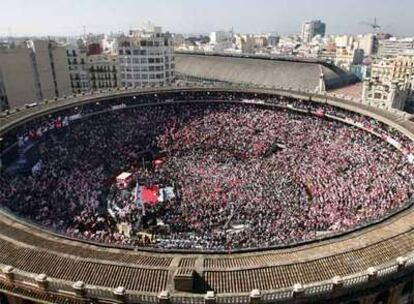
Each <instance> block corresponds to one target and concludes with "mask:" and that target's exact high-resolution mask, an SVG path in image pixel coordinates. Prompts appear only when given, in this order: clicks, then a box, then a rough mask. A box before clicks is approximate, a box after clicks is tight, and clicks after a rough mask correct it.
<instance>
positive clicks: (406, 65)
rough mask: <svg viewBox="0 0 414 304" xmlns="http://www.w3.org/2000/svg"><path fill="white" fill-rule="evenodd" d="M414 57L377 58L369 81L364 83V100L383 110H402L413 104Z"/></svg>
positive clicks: (372, 66)
mask: <svg viewBox="0 0 414 304" xmlns="http://www.w3.org/2000/svg"><path fill="white" fill-rule="evenodd" d="M413 88H414V56H390V57H383V58H377V59H376V60H374V62H373V63H372V65H371V79H369V80H366V81H365V83H364V89H365V92H364V94H363V95H364V98H365V100H366V101H368V102H371V103H375V104H378V105H380V106H381V107H385V108H390V107H392V108H398V109H404V106H405V105H406V104H408V103H411V102H414V90H413Z"/></svg>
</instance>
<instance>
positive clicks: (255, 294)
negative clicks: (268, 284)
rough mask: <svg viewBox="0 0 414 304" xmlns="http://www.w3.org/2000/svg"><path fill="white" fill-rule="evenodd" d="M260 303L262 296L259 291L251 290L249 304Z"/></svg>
mask: <svg viewBox="0 0 414 304" xmlns="http://www.w3.org/2000/svg"><path fill="white" fill-rule="evenodd" d="M261 302H262V294H261V293H260V290H259V289H253V290H252V292H251V293H250V304H260V303H261Z"/></svg>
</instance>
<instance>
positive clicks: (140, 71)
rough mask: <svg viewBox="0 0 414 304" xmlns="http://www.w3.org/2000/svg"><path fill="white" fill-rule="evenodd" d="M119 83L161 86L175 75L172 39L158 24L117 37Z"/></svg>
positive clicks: (123, 84)
mask: <svg viewBox="0 0 414 304" xmlns="http://www.w3.org/2000/svg"><path fill="white" fill-rule="evenodd" d="M118 56H119V58H118V67H119V68H118V75H119V77H118V79H119V85H120V86H145V85H164V84H167V83H170V82H171V81H173V79H174V77H175V60H174V45H173V39H172V37H171V35H170V34H169V33H163V32H162V30H161V28H160V27H155V26H152V27H150V28H147V29H143V30H138V31H131V32H130V35H129V36H122V37H119V38H118Z"/></svg>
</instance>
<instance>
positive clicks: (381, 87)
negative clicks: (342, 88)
mask: <svg viewBox="0 0 414 304" xmlns="http://www.w3.org/2000/svg"><path fill="white" fill-rule="evenodd" d="M408 94H409V89H408V88H407V85H406V84H401V83H398V82H396V81H394V82H392V83H384V82H382V81H380V80H379V79H378V78H372V77H371V79H366V80H365V81H364V83H363V87H362V102H363V103H365V104H368V105H370V106H373V107H377V108H380V109H383V110H387V111H389V110H392V109H397V110H404V108H405V105H406V102H407V99H408Z"/></svg>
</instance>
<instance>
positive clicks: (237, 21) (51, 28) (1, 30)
mask: <svg viewBox="0 0 414 304" xmlns="http://www.w3.org/2000/svg"><path fill="white" fill-rule="evenodd" d="M252 4H254V6H252ZM0 8H1V10H2V11H3V12H7V14H3V16H2V18H1V20H0V36H8V35H11V36H41V35H52V36H54V35H55V36H58V35H61V36H71V35H80V34H83V33H84V31H85V30H86V32H92V33H109V32H118V31H127V30H128V29H130V28H137V27H140V26H143V25H144V24H145V23H146V22H147V21H151V22H153V23H154V24H157V25H160V26H162V27H163V28H164V29H165V30H166V31H170V32H175V33H184V34H190V33H208V32H211V31H215V30H229V29H231V28H234V30H235V31H236V32H246V33H247V32H248V33H260V32H278V33H280V34H298V33H299V32H300V27H301V24H302V23H303V22H304V21H309V20H313V19H321V20H322V21H324V22H325V23H326V24H327V34H328V35H329V34H357V33H367V32H370V31H372V29H370V27H369V26H367V25H364V24H362V23H363V22H373V20H374V18H375V17H376V18H377V20H378V22H379V24H380V25H382V26H384V28H383V31H385V32H390V33H392V34H395V35H398V36H405V35H413V34H414V26H413V25H412V23H411V19H410V12H412V11H414V2H412V1H408V0H402V1H399V5H398V6H397V5H395V3H393V1H390V0H385V1H382V2H381V3H378V2H375V1H373V0H365V1H357V0H347V1H343V2H342V3H335V4H333V3H332V2H330V1H327V0H316V1H309V0H293V1H286V0H272V1H265V0H257V1H255V2H254V3H252V2H251V1H247V0H240V1H234V0H226V1H218V0H212V1H209V2H206V1H189V0H178V1H174V3H171V1H167V0H157V1H152V2H143V1H132V0H124V1H122V2H119V1H118V2H117V1H113V0H105V1H97V0H79V1H76V2H75V1H64V0H57V1H53V2H52V1H47V0H39V1H36V2H29V3H27V2H24V1H22V0H15V1H12V0H4V1H3V4H1V5H0Z"/></svg>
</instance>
